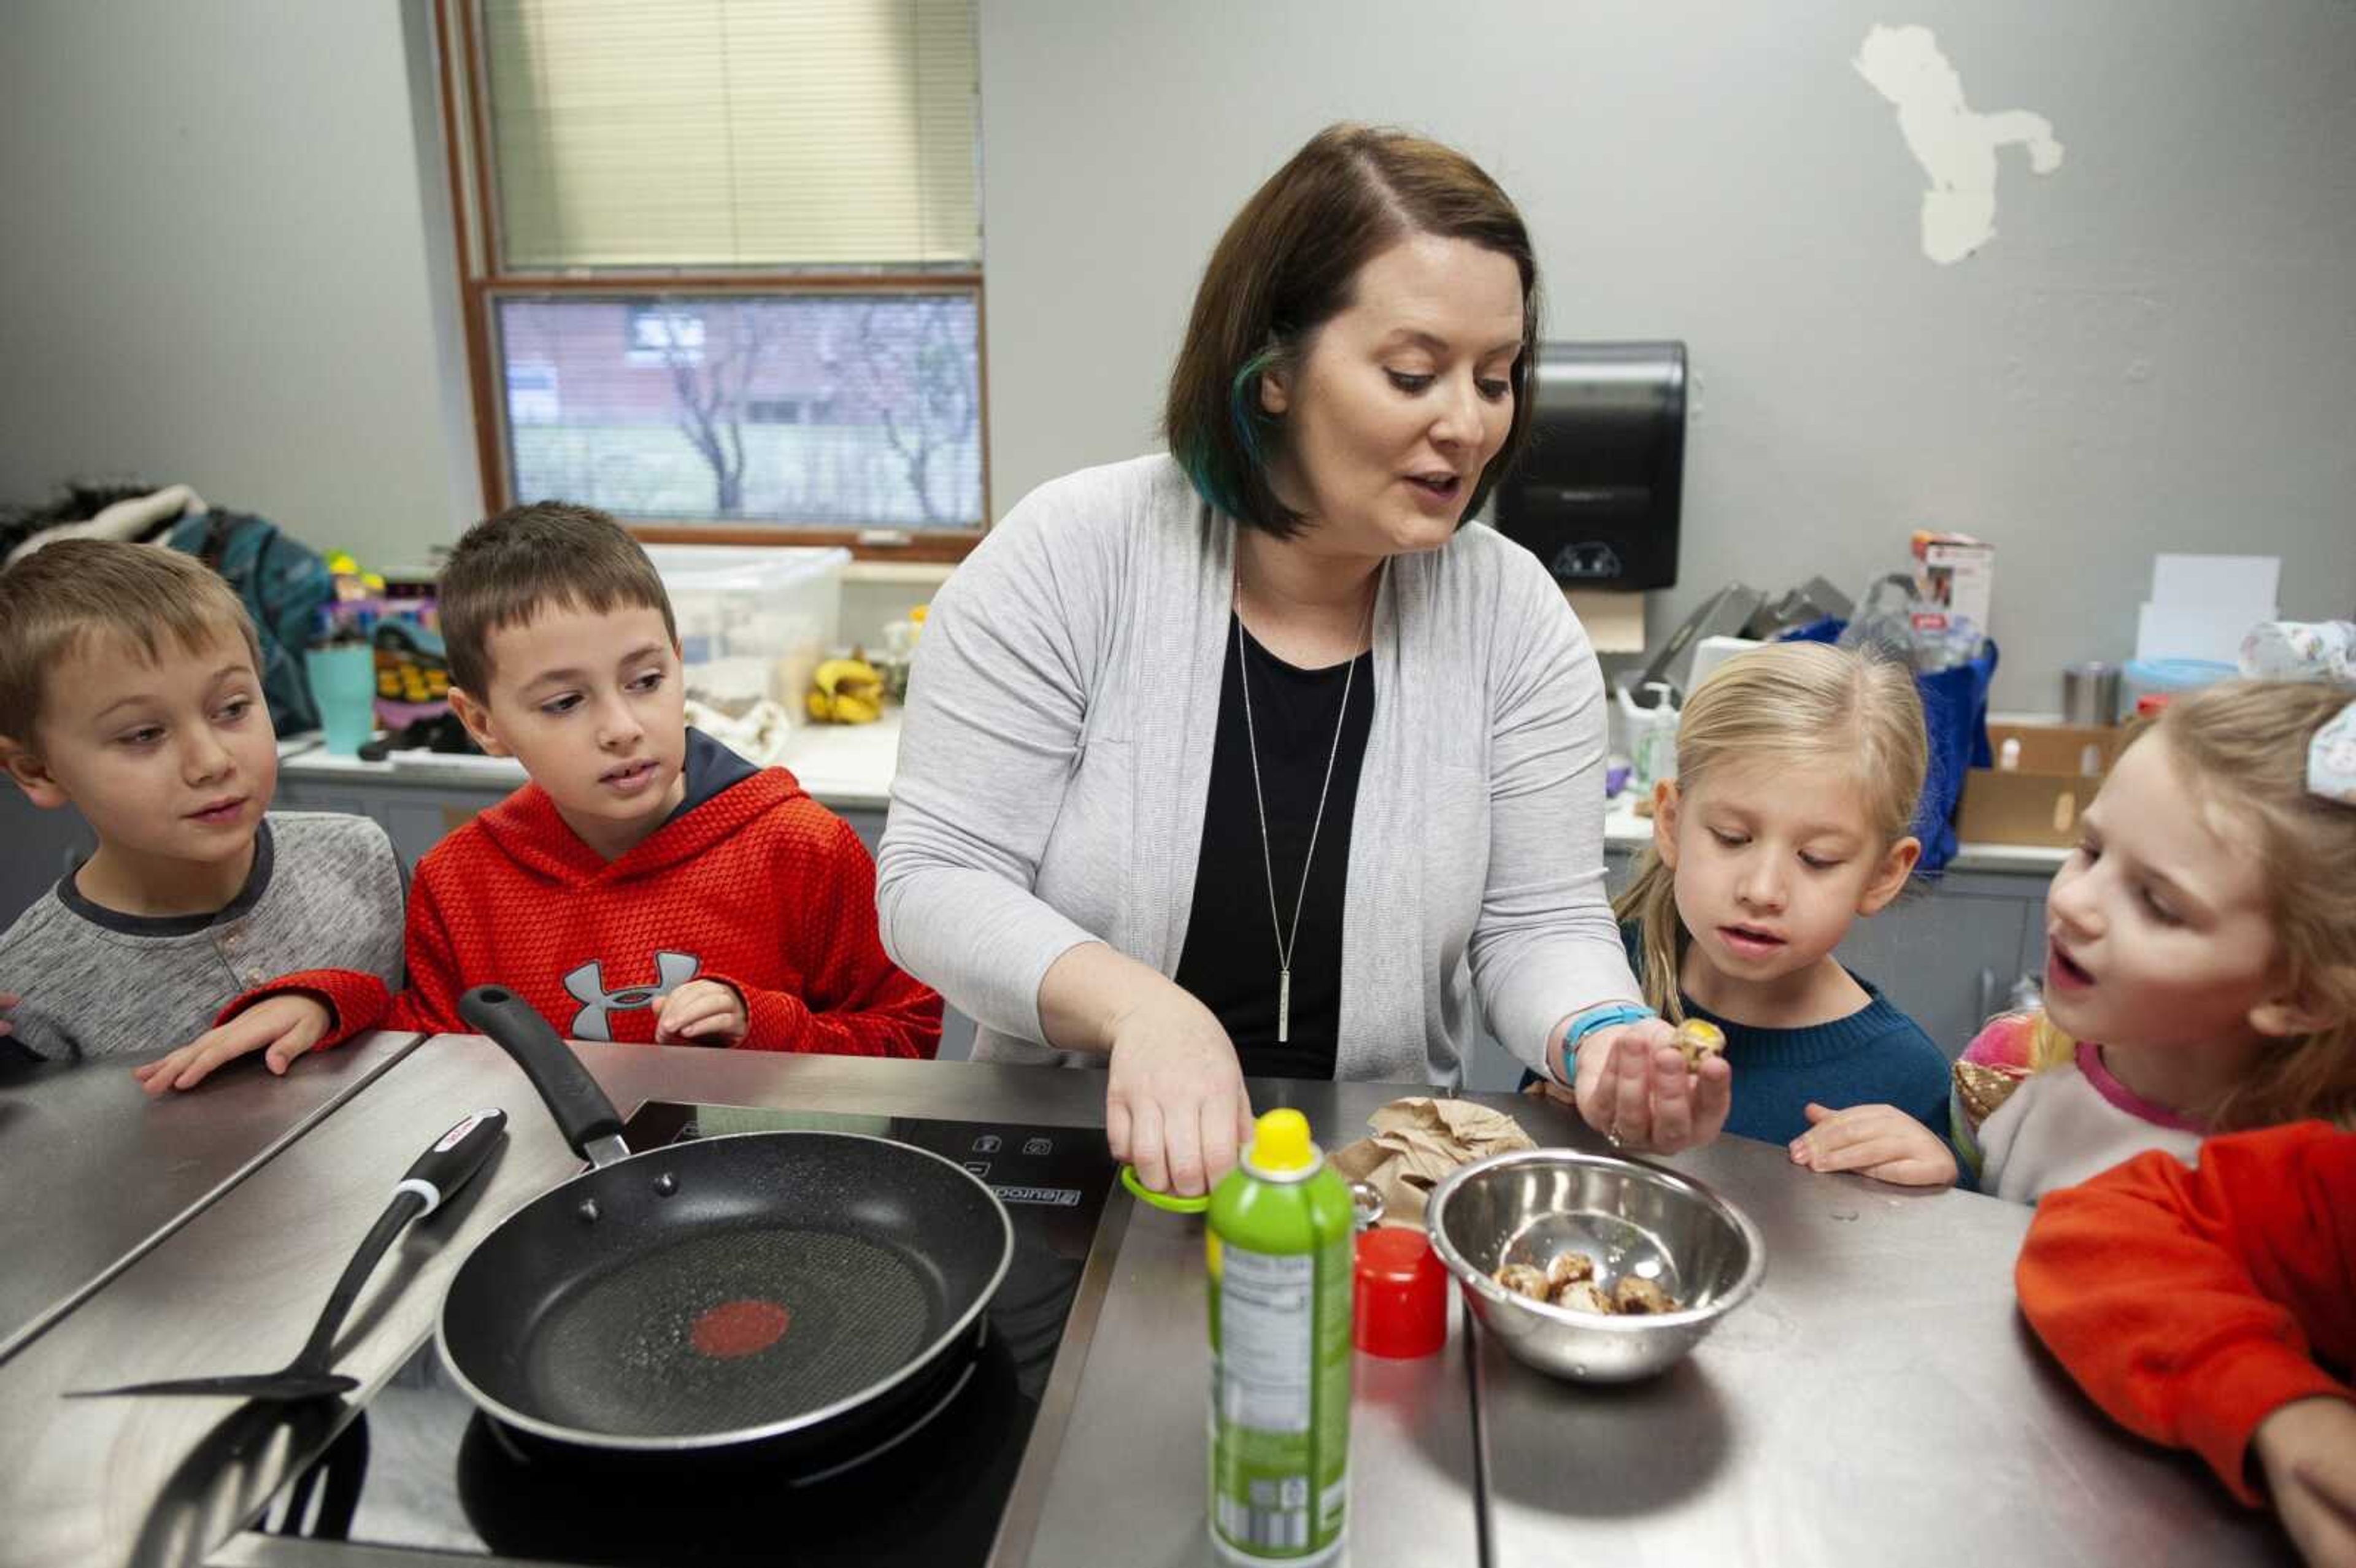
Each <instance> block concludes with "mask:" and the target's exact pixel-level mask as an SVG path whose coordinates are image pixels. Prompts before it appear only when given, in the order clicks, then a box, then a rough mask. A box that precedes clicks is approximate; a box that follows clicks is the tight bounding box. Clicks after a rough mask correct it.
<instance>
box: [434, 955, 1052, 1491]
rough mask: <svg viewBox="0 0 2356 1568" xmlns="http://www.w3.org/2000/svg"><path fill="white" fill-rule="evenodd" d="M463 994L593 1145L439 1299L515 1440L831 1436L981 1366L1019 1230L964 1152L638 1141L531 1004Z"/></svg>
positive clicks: (839, 1439)
mask: <svg viewBox="0 0 2356 1568" xmlns="http://www.w3.org/2000/svg"><path fill="white" fill-rule="evenodd" d="M458 1011H459V1013H460V1014H461V1015H462V1016H463V1017H464V1018H466V1020H467V1021H468V1022H469V1023H471V1024H473V1025H474V1026H475V1027H476V1028H477V1029H480V1030H481V1031H482V1032H483V1033H484V1034H486V1035H487V1036H489V1037H490V1039H491V1040H492V1041H493V1042H494V1043H496V1044H498V1046H499V1047H500V1048H501V1049H502V1050H504V1051H507V1053H508V1054H509V1056H511V1057H513V1058H514V1059H515V1061H516V1062H517V1064H518V1065H519V1066H520V1067H522V1068H523V1070H524V1072H525V1074H526V1075H527V1076H528V1077H530V1080H531V1082H532V1086H533V1087H534V1088H535V1089H537V1090H538V1091H539V1092H540V1095H541V1099H542V1100H543V1101H545V1102H546V1104H547V1105H548V1108H549V1112H550V1114H551V1115H552V1116H553V1117H554V1118H555V1121H556V1124H557V1126H558V1128H559V1130H560V1131H562V1133H563V1135H564V1137H565V1141H566V1142H567V1143H569V1144H570V1145H572V1147H573V1149H574V1150H575V1151H576V1152H578V1153H580V1154H581V1155H582V1156H583V1157H584V1158H587V1159H588V1160H590V1161H591V1162H592V1168H591V1169H589V1170H587V1171H585V1172H584V1173H583V1174H581V1175H579V1176H577V1177H574V1178H573V1179H571V1180H569V1181H566V1182H564V1183H562V1185H560V1186H558V1187H555V1188H553V1189H550V1190H549V1191H547V1192H545V1193H542V1194H541V1196H540V1197H538V1198H536V1199H533V1200H531V1201H530V1202H529V1203H527V1204H525V1205H524V1206H523V1207H522V1208H521V1209H519V1210H518V1211H516V1212H515V1213H513V1214H511V1215H509V1217H508V1218H507V1219H506V1220H505V1221H501V1222H500V1224H499V1226H498V1229H496V1230H494V1231H493V1232H491V1233H490V1234H489V1235H488V1236H487V1237H485V1238H484V1240H483V1241H482V1243H480V1244H479V1245H478V1246H477V1247H476V1249H475V1250H474V1252H473V1253H470V1254H469V1255H468V1256H467V1258H466V1261H465V1262H464V1263H463V1264H460V1265H459V1267H458V1270H457V1272H456V1274H455V1275H454V1276H453V1278H452V1280H451V1282H450V1289H449V1293H448V1294H447V1295H446V1296H444V1298H443V1302H442V1313H441V1317H440V1319H439V1322H438V1324H437V1325H436V1328H435V1335H436V1339H437V1342H438V1344H439V1346H440V1349H441V1354H442V1360H443V1362H444V1366H445V1367H446V1368H447V1369H448V1371H449V1372H450V1374H451V1377H452V1379H453V1380H454V1381H455V1382H456V1383H457V1384H458V1386H459V1387H460V1388H462V1389H464V1390H465V1391H466V1393H467V1395H468V1396H469V1397H470V1398H472V1399H473V1400H474V1402H475V1403H476V1404H477V1405H478V1406H479V1407H480V1408H481V1409H482V1410H483V1412H484V1413H486V1414H487V1415H489V1416H490V1417H491V1418H492V1419H493V1420H495V1421H496V1422H498V1424H500V1425H501V1426H502V1427H503V1428H505V1429H506V1431H507V1432H508V1434H509V1435H510V1436H511V1437H513V1438H516V1439H518V1440H519V1443H520V1444H521V1445H525V1446H530V1445H534V1444H539V1445H555V1446H556V1447H557V1448H559V1449H562V1450H566V1451H570V1452H572V1453H573V1454H576V1455H579V1454H584V1453H586V1454H594V1453H600V1452H602V1453H603V1454H605V1456H609V1457H610V1456H619V1455H621V1454H643V1455H654V1454H670V1455H675V1456H692V1455H701V1454H708V1453H709V1452H710V1451H712V1450H715V1449H729V1448H735V1447H738V1446H740V1445H756V1446H757V1449H758V1451H759V1452H760V1454H761V1455H762V1456H763V1457H764V1461H765V1462H766V1459H767V1457H768V1456H770V1455H771V1454H772V1452H773V1451H774V1452H776V1453H779V1454H782V1453H784V1452H785V1451H787V1450H791V1451H793V1452H796V1453H802V1452H809V1453H823V1452H825V1451H827V1450H828V1449H830V1448H831V1447H834V1446H836V1445H841V1444H844V1443H852V1442H873V1441H874V1435H875V1433H876V1432H877V1431H879V1430H885V1429H888V1428H889V1427H890V1425H891V1424H893V1423H894V1422H898V1421H905V1420H909V1419H913V1414H914V1413H917V1412H921V1411H923V1410H926V1409H929V1408H930V1406H931V1405H932V1404H934V1403H938V1399H939V1390H940V1389H941V1387H942V1386H943V1385H944V1383H945V1382H948V1381H953V1380H955V1379H957V1378H958V1377H960V1376H962V1375H965V1374H966V1373H967V1372H968V1371H969V1369H970V1363H971V1360H972V1358H973V1354H974V1351H975V1349H977V1348H978V1347H979V1345H980V1340H981V1335H982V1333H983V1330H984V1327H985V1323H984V1319H983V1317H982V1312H983V1309H984V1308H985V1307H987V1306H988V1305H989V1304H990V1298H991V1296H992V1295H993V1294H994V1293H995V1292H996V1291H997V1289H998V1285H999V1282H1000V1281H1001V1279H1003V1278H1004V1277H1005V1275H1006V1270H1007V1265H1008V1264H1009V1262H1010V1261H1011V1260H1012V1256H1013V1251H1014V1227H1013V1225H1012V1222H1011V1221H1009V1220H1008V1219H1007V1216H1006V1210H1005V1208H1004V1206H1003V1205H1002V1204H1001V1203H1000V1202H999V1200H998V1197H997V1194H995V1193H993V1192H991V1190H990V1189H989V1188H988V1187H986V1186H984V1185H983V1184H982V1183H981V1182H980V1180H979V1179H976V1178H975V1177H974V1176H973V1175H972V1174H971V1173H970V1172H969V1171H967V1170H966V1169H964V1168H962V1167H960V1166H958V1165H956V1164H954V1163H952V1162H951V1161H949V1160H948V1159H944V1158H943V1157H940V1156H939V1155H937V1154H933V1153H931V1152H929V1151H927V1150H925V1149H919V1148H915V1147H910V1146H908V1145H906V1144H900V1143H894V1142H892V1141H890V1140H889V1139H885V1138H878V1137H869V1136H861V1135H857V1134H851V1133H828V1132H775V1133H738V1134H733V1135H729V1136H720V1137H710V1138H701V1139H697V1140H694V1141H692V1142H688V1143H682V1144H673V1145H670V1146H668V1147H662V1148H657V1149H649V1150H647V1151H645V1152H643V1153H639V1154H632V1153H630V1152H629V1150H628V1149H627V1148H626V1147H625V1146H624V1144H623V1142H622V1136H621V1131H622V1122H621V1117H620V1116H619V1115H617V1114H616V1111H615V1109H614V1105H613V1103H612V1102H611V1101H610V1100H608V1099H607V1098H606V1097H605V1092H604V1091H603V1090H601V1089H600V1088H598V1086H597V1083H596V1081H595V1080H594V1078H592V1077H591V1076H590V1075H589V1072H588V1070H587V1069H586V1068H584V1067H583V1066H582V1065H581V1063H580V1061H579V1060H578V1059H576V1058H575V1057H574V1056H573V1052H572V1051H571V1050H570V1049H569V1048H567V1047H566V1045H565V1044H564V1042H563V1041H562V1040H559V1039H558V1038H557V1036H556V1033H555V1031H554V1030H553V1029H550V1028H549V1026H548V1024H547V1022H546V1021H545V1020H544V1019H541V1016H540V1015H539V1013H537V1012H536V1011H534V1010H533V1009H532V1008H531V1006H530V1004H529V1003H527V1002H525V1001H524V1000H523V999H522V998H521V997H518V996H516V995H515V994H514V993H513V992H511V991H509V990H506V989H504V988H503V987H497V986H481V987H476V988H475V989H474V990H471V991H469V992H467V993H466V995H465V996H464V997H461V998H459V1002H458Z"/></svg>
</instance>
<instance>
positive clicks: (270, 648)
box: [165, 512, 336, 735]
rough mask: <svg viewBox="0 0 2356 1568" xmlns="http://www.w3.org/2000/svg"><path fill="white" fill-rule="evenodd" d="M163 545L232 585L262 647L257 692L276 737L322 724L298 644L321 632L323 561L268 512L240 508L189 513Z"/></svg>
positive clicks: (325, 585)
mask: <svg viewBox="0 0 2356 1568" xmlns="http://www.w3.org/2000/svg"><path fill="white" fill-rule="evenodd" d="M165 542H166V543H167V544H169V545H170V546H171V547H172V548H173V549H177V550H178V551H180V552H181V553H182V554H184V555H193V556H195V557H196V558H197V559H198V560H201V561H203V562H204V563H205V564H206V565H207V566H209V567H211V568H212V569H213V570H214V571H217V572H219V573H220V575H221V576H222V577H223V578H225V579H226V580H227V581H228V582H229V585H230V587H231V588H233V589H235V590H236V591H237V596H238V598H239V600H240V601H241V602H242V603H244V605H245V613H246V614H247V615H248V616H250V617H252V621H253V632H254V636H255V638H256V640H257V641H259V642H260V643H261V645H262V699H263V700H264V701H266V702H267V703H269V704H270V722H271V724H272V725H273V727H274V728H275V729H276V730H277V731H278V733H279V734H281V735H293V734H296V733H299V732H300V731H305V730H316V729H317V728H318V727H319V709H318V705H317V704H316V702H314V701H312V699H311V681H310V677H308V676H306V675H305V674H304V671H303V650H304V649H305V648H306V647H308V646H310V645H311V643H312V640H313V639H314V638H315V637H316V635H317V634H318V622H319V611H320V609H321V608H322V607H323V606H325V605H326V604H327V603H328V602H329V601H331V600H332V599H334V598H335V596H336V582H335V578H334V576H333V575H332V574H330V573H329V572H328V571H327V562H326V561H324V560H320V559H319V557H318V555H317V554H316V553H315V552H314V551H312V550H310V549H306V548H305V547H304V546H303V545H300V544H297V543H296V542H295V540H293V539H289V538H287V537H286V535H284V533H281V532H280V531H279V528H278V525H277V524H275V523H273V522H272V521H271V520H270V519H269V518H267V517H254V516H252V515H251V514H250V513H245V512H191V513H189V514H188V515H187V517H182V518H181V519H180V520H179V521H178V522H177V523H176V524H174V525H173V527H172V531H171V533H170V534H169V535H168V536H167V537H166V540H165Z"/></svg>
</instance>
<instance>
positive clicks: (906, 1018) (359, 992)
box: [221, 764, 941, 1057]
mask: <svg viewBox="0 0 2356 1568" xmlns="http://www.w3.org/2000/svg"><path fill="white" fill-rule="evenodd" d="M740 765H741V764H740ZM407 960H408V967H409V987H408V989H406V990H404V991H402V993H401V994H400V995H399V996H397V997H389V996H388V995H387V994H386V992H385V988H384V985H383V982H381V981H380V980H379V979H378V978H377V977H376V976H373V975H359V974H354V973H351V972H348V971H344V970H312V971H308V972H305V973H304V974H299V975H288V976H284V977H282V978H280V979H277V980H273V981H272V982H271V983H270V984H269V985H267V986H264V987H260V988H259V989H256V990H254V991H251V992H248V993H247V994H246V995H245V996H242V997H239V998H238V999H237V1000H236V1001H234V1002H232V1003H230V1006H229V1007H228V1008H224V1009H223V1010H222V1013H221V1018H222V1019H229V1018H230V1017H232V1016H233V1015H234V1014H236V1013H237V1012H238V1011H240V1010H241V1009H242V1008H246V1007H249V1006H251V1005H252V1003H253V1002H255V1001H257V1000H259V999H260V998H261V997H265V996H270V995H273V994H275V993H278V992H284V991H298V992H304V993H306V994H308V995H312V996H316V997H318V998H319V999H320V1000H322V1001H324V1002H326V1003H327V1007H328V1008H329V1010H330V1011H331V1012H332V1013H334V1015H335V1018H334V1021H333V1022H332V1024H331V1025H330V1027H329V1030H328V1033H327V1036H326V1037H325V1038H324V1039H323V1040H321V1042H320V1043H321V1044H322V1045H323V1046H325V1045H333V1044H337V1043H339V1042H341V1041H342V1040H348V1039H349V1038H350V1037H351V1036H353V1035H355V1034H358V1033H359V1032H360V1031H362V1030H363V1029H379V1028H383V1029H417V1030H421V1031H433V1032H440V1033H465V1032H470V1031H471V1029H472V1026H471V1025H469V1024H468V1023H466V1020H465V1019H461V1018H460V1017H459V1016H458V997H459V996H460V995H461V994H462V993H464V992H465V991H466V990H467V989H469V988H470V987H476V986H481V985H488V984H493V983H496V984H498V985H501V986H504V987H508V988H509V990H512V991H514V992H515V993H516V994H517V995H519V996H520V997H523V998H524V999H525V1000H526V1001H528V1002H530V1004H531V1005H532V1007H533V1008H536V1009H537V1010H538V1011H539V1013H540V1015H541V1017H542V1018H544V1019H547V1020H548V1021H549V1023H550V1024H551V1025H552V1027H553V1028H554V1029H556V1031H557V1033H559V1034H561V1035H564V1036H567V1037H569V1038H571V1039H575V1040H624V1041H629V1042H633V1043H637V1044H647V1043H650V1042H652V1040H654V1035H655V1017H656V1013H657V1010H658V1008H659V1006H660V1002H661V998H662V997H665V996H668V995H669V993H670V992H672V991H674V990H676V989H678V988H679V987H680V986H682V985H684V984H686V983H687V982H688V981H690V980H716V981H719V982H720V983H722V984H723V985H725V986H727V987H730V988H732V989H733V990H734V991H735V992H736V994H737V995H738V996H740V997H743V998H744V1012H745V1017H746V1019H747V1027H746V1029H745V1031H744V1039H743V1040H740V1041H739V1042H738V1046H739V1048H740V1049H742V1050H746V1051H817V1052H826V1053H830V1054H833V1055H838V1056H907V1057H928V1056H931V1055H932V1054H934V1052H935V1051H938V1050H939V1049H940V1040H941V999H940V997H938V996H937V995H935V994H934V993H933V991H932V990H931V989H929V988H928V987H925V986H922V985H920V984H918V983H917V982H916V981H915V980H913V979H911V978H909V977H908V976H906V975H905V974H903V973H901V971H900V970H899V969H897V968H895V967H894V965H893V964H892V961H891V960H890V959H889V958H886V957H885V956H884V955H883V943H882V941H881V940H880V939H879V938H878V936H877V934H876V929H875V863H874V861H873V859H871V858H870V857H869V855H868V853H867V847H866V846H865V845H863V844H862V843H861V842H860V841H859V837H858V835H856V834H855V833H853V832H852V831H851V827H850V825H849V824H848V823H846V822H844V821H843V820H842V819H841V817H839V816H835V815H834V814H833V813H832V812H830V811H829V810H827V809H826V807H824V806H822V805H819V804H818V803H817V802H816V801H814V800H812V799H810V798H809V795H806V794H804V793H803V792H802V787H801V785H800V784H798V783H796V782H795V780H794V776H793V774H791V773H787V771H786V770H785V769H783V768H767V769H764V770H762V771H760V772H758V773H753V774H751V775H750V776H749V777H746V778H744V779H743V780H741V781H740V782H738V783H735V784H730V785H728V786H727V787H725V788H724V789H722V790H721V791H720V793H719V794H717V795H713V796H712V797H711V798H710V799H708V800H706V801H704V802H702V803H701V805H695V806H692V807H691V808H690V809H689V810H687V811H685V812H683V813H681V814H680V816H677V817H675V818H673V819H672V820H671V821H669V822H667V823H665V824H664V825H663V826H662V827H659V828H658V829H656V830H655V832H653V833H652V834H650V835H648V837H647V838H646V839H645V840H644V841H642V842H641V843H639V844H638V845H637V847H636V848H633V849H631V850H630V851H629V852H628V853H626V854H625V855H624V856H622V858H621V859H617V860H613V861H608V860H606V859H605V857H603V856H601V855H599V854H598V853H597V852H596V851H595V850H594V849H592V848H589V846H588V845H586V844H584V843H583V842H582V841H581V839H580V837H578V836H577V835H575V834H574V833H573V829H572V828H571V827H567V826H566V825H565V822H564V819H563V818H562V816H558V815H557V811H556V807H555V805H554V804H553V803H552V802H551V801H550V800H549V798H548V795H547V792H545V791H544V790H542V789H541V787H540V786H539V785H538V784H526V785H524V786H523V787H522V788H521V789H519V790H518V791H516V792H515V793H514V794H513V795H509V796H508V798H507V799H505V800H503V801H501V802H500V803H499V804H498V805H496V806H493V807H492V808H491V809H490V810H488V811H486V812H484V813H483V814H482V815H481V816H477V817H476V818H475V820H474V821H472V822H470V823H468V824H467V825H466V827H461V828H459V829H458V830H457V831H456V832H455V833H453V834H451V835H450V837H447V838H445V839H444V840H443V841H442V842H441V843H439V844H437V845H435V846H434V848H433V850H432V851H431V852H430V853H428V854H427V855H426V857H425V858H424V859H423V860H421V861H419V862H418V865H417V877H416V880H415V883H414V884H413V885H412V887H411V889H410V891H409V923H408V935H407Z"/></svg>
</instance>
